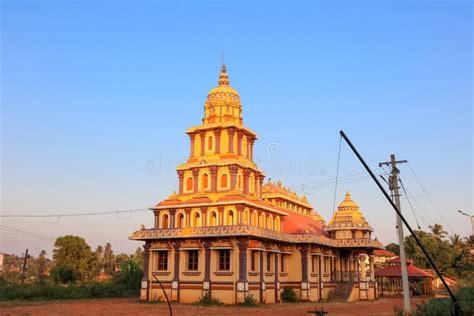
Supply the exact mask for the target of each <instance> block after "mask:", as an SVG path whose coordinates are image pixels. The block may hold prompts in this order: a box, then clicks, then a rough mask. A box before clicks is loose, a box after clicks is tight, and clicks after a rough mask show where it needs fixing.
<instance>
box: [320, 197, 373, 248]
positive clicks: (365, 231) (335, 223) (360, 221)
mask: <svg viewBox="0 0 474 316" xmlns="http://www.w3.org/2000/svg"><path fill="white" fill-rule="evenodd" d="M326 231H328V232H329V235H330V237H331V238H333V239H370V237H371V234H372V231H373V229H372V227H370V225H369V223H368V222H367V220H366V219H365V217H364V215H363V214H362V212H361V211H360V210H359V205H357V203H356V202H354V201H353V200H352V198H351V194H350V193H349V191H347V193H346V197H345V199H344V201H342V202H341V203H340V204H339V206H338V207H337V211H336V212H335V213H334V216H333V217H332V219H331V221H330V222H329V225H327V226H326Z"/></svg>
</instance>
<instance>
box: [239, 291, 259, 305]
mask: <svg viewBox="0 0 474 316" xmlns="http://www.w3.org/2000/svg"><path fill="white" fill-rule="evenodd" d="M239 305H242V306H247V307H252V306H256V305H257V299H255V297H254V296H253V294H249V295H246V296H245V298H244V301H243V302H242V303H241V304H239Z"/></svg>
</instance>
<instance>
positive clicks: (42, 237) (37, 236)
mask: <svg viewBox="0 0 474 316" xmlns="http://www.w3.org/2000/svg"><path fill="white" fill-rule="evenodd" d="M0 230H3V231H5V232H14V233H15V234H21V235H23V236H26V237H31V238H35V239H40V240H43V241H55V239H54V238H51V237H48V236H45V235H40V234H35V233H32V232H27V231H25V230H21V229H18V228H14V227H10V226H6V225H0Z"/></svg>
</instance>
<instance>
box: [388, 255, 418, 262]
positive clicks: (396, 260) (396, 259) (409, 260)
mask: <svg viewBox="0 0 474 316" xmlns="http://www.w3.org/2000/svg"><path fill="white" fill-rule="evenodd" d="M406 261H407V263H408V264H412V263H413V260H411V259H406ZM387 262H388V263H400V257H399V256H396V257H395V258H392V259H389V260H387Z"/></svg>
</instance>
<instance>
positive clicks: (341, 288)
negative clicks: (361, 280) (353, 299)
mask: <svg viewBox="0 0 474 316" xmlns="http://www.w3.org/2000/svg"><path fill="white" fill-rule="evenodd" d="M353 287H354V283H352V282H343V283H337V285H336V288H335V289H334V292H333V293H332V295H331V301H337V302H347V301H349V297H350V295H351V292H352V288H353Z"/></svg>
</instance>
